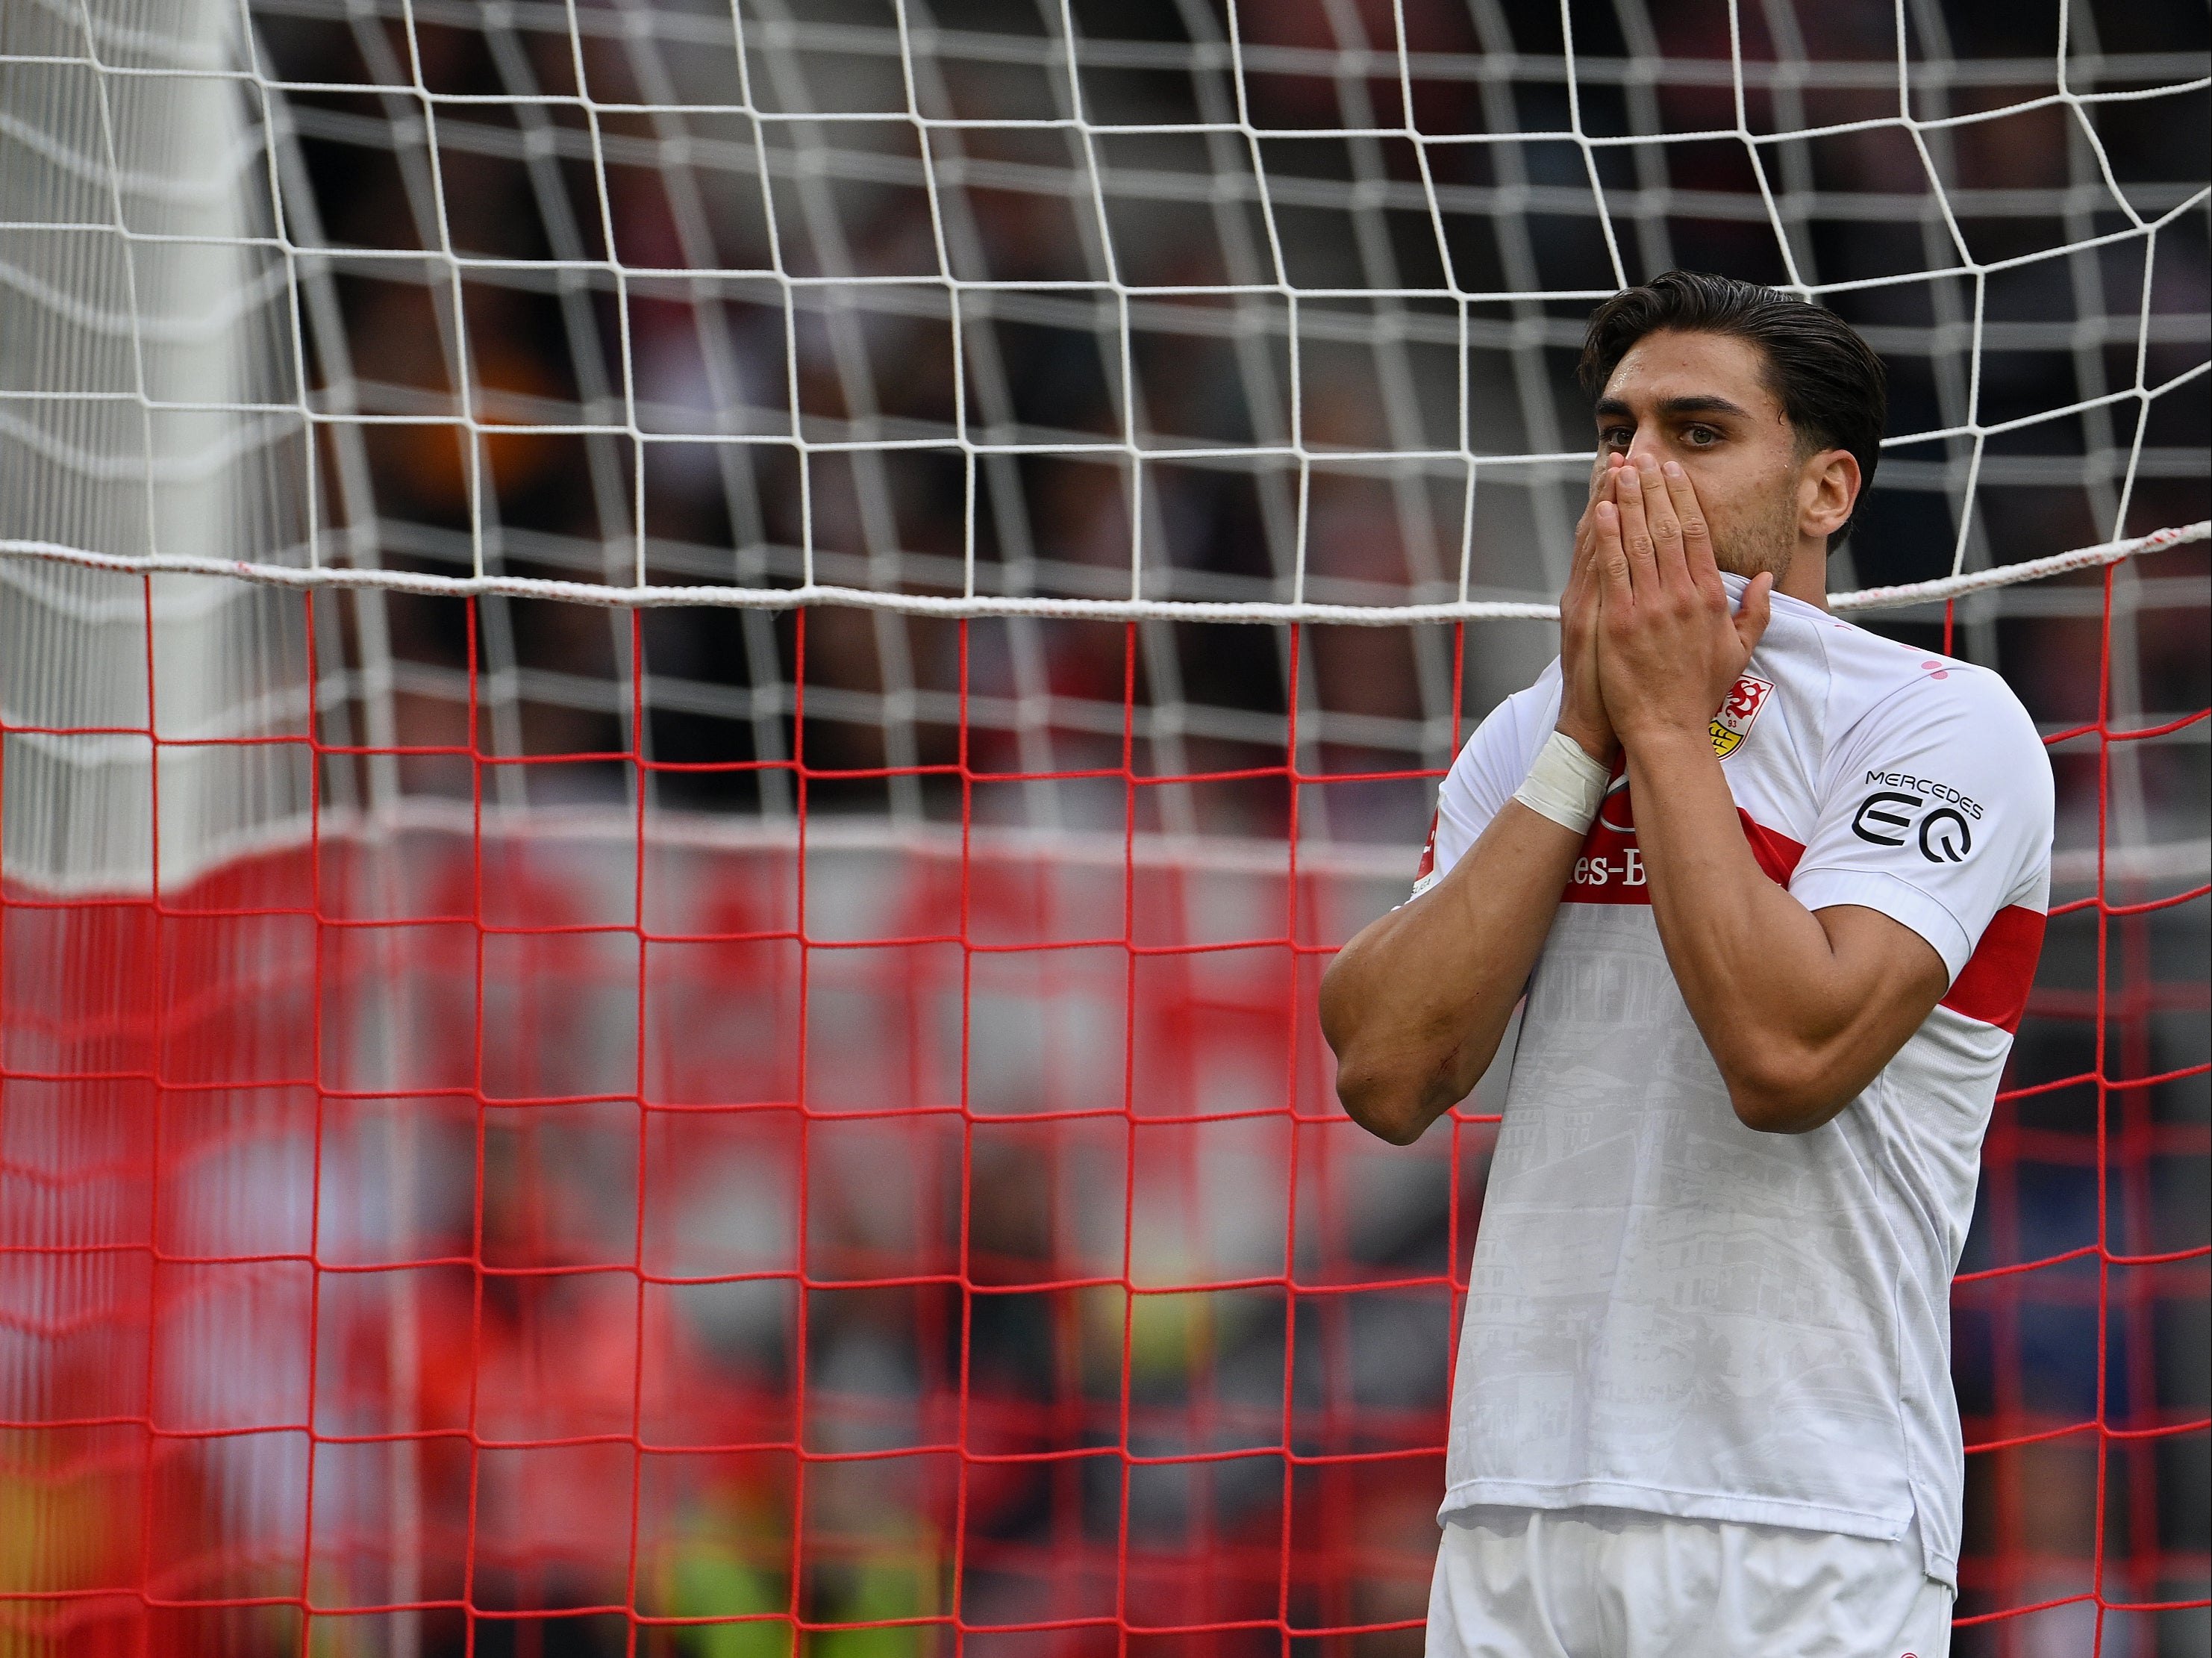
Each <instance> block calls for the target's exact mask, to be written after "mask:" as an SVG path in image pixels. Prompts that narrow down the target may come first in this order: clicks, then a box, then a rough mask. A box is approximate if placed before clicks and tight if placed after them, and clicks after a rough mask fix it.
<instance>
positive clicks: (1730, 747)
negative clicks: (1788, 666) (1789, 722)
mask: <svg viewBox="0 0 2212 1658" xmlns="http://www.w3.org/2000/svg"><path fill="white" fill-rule="evenodd" d="M1773 694H1774V684H1773V681H1771V680H1762V679H1760V678H1759V675H1757V674H1745V675H1744V676H1743V677H1742V678H1741V679H1740V680H1737V681H1736V682H1735V687H1734V688H1733V689H1732V690H1730V691H1729V694H1728V700H1727V701H1726V702H1724V703H1723V704H1721V711H1720V712H1719V713H1717V714H1716V715H1714V716H1713V723H1712V733H1713V753H1716V754H1717V755H1718V756H1719V757H1720V758H1721V759H1727V758H1728V757H1729V755H1731V754H1733V753H1735V751H1736V750H1737V749H1738V748H1740V747H1742V745H1743V740H1744V739H1745V738H1746V737H1748V736H1749V735H1751V722H1753V720H1755V719H1757V718H1758V717H1759V710H1760V709H1762V708H1764V707H1765V706H1766V699H1767V698H1769V697H1771V696H1772V695H1773Z"/></svg>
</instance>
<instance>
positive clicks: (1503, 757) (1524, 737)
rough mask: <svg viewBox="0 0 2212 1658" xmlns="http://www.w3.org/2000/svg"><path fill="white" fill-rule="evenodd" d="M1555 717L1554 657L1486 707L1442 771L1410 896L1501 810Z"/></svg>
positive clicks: (1438, 877) (1431, 882)
mask: <svg viewBox="0 0 2212 1658" xmlns="http://www.w3.org/2000/svg"><path fill="white" fill-rule="evenodd" d="M1558 723H1559V662H1558V661H1556V660H1554V661H1553V663H1552V665H1551V666H1550V667H1547V668H1546V669H1545V670H1544V671H1543V673H1541V674H1539V675H1537V677H1536V683H1535V684H1534V685H1532V686H1529V687H1528V689H1527V690H1526V691H1516V692H1514V693H1513V695H1511V696H1510V697H1508V698H1506V699H1505V700H1504V702H1502V703H1500V704H1498V706H1497V707H1495V708H1493V709H1492V710H1490V717H1489V718H1487V719H1486V720H1485V721H1483V722H1482V723H1481V724H1480V725H1479V726H1477V727H1476V728H1475V731H1474V735H1473V736H1471V737H1469V738H1468V740H1467V746H1466V747H1464V748H1462V749H1461V750H1460V751H1459V758H1458V759H1455V760H1454V761H1453V762H1452V767H1451V770H1450V771H1448V772H1446V773H1445V774H1444V780H1443V784H1442V785H1441V786H1440V787H1439V788H1438V789H1437V814H1436V816H1435V817H1434V818H1433V819H1431V820H1430V823H1429V844H1428V845H1427V846H1426V848H1425V849H1424V850H1423V851H1422V853H1421V866H1420V868H1419V870H1417V871H1416V872H1415V874H1414V876H1413V896H1414V897H1415V898H1419V896H1420V895H1421V894H1422V893H1425V892H1427V891H1428V890H1429V888H1430V887H1433V886H1435V885H1436V884H1437V882H1438V881H1442V880H1443V878H1444V877H1445V876H1446V875H1449V873H1450V872H1451V867H1452V865H1454V864H1455V863H1458V862H1459V861H1460V860H1461V859H1462V858H1463V857H1465V856H1467V853H1468V848H1469V847H1471V846H1473V845H1474V843H1475V842H1476V841H1477V840H1478V839H1480V838H1481V835H1482V832H1483V831H1484V830H1486V829H1487V828H1488V827H1490V820H1492V818H1494V817H1496V816H1497V815H1498V814H1499V813H1500V812H1502V811H1504V809H1505V802H1507V801H1509V800H1510V799H1512V798H1513V791H1514V790H1515V789H1518V788H1519V787H1520V786H1521V785H1522V783H1523V782H1524V781H1526V780H1527V778H1528V768H1529V767H1530V766H1532V765H1534V764H1535V763H1536V751H1537V750H1538V749H1540V748H1541V747H1543V746H1544V739H1545V737H1546V735H1547V734H1548V733H1549V732H1550V731H1551V729H1552V728H1553V726H1555V725H1557V724H1558Z"/></svg>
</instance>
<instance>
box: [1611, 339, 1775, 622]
mask: <svg viewBox="0 0 2212 1658" xmlns="http://www.w3.org/2000/svg"><path fill="white" fill-rule="evenodd" d="M1764 370H1765V363H1764V360H1763V359H1762V357H1761V356H1760V353H1759V349H1758V347H1756V346H1754V345H1752V344H1748V343H1747V342H1746V341H1743V340H1741V339H1737V338H1735V337H1734V336H1732V335H1729V334H1693V333H1678V332H1672V331H1668V332H1661V333H1656V334H1646V335H1645V336H1644V338H1642V339H1640V340H1638V341H1637V342H1636V344H1634V345H1632V346H1631V347H1630V348H1629V350H1628V354H1627V356H1626V357H1622V358H1621V360H1620V366H1619V367H1617V368H1615V369H1613V378H1612V379H1610V380H1608V381H1606V385H1605V392H1604V394H1603V395H1602V396H1601V398H1600V399H1598V405H1597V436H1598V460H1597V464H1598V466H1599V469H1600V470H1601V471H1602V469H1603V468H1604V466H1605V464H1606V456H1607V454H1608V453H1613V454H1626V455H1628V456H1630V457H1631V458H1632V459H1634V458H1638V457H1640V456H1643V455H1646V454H1649V455H1650V456H1651V457H1652V458H1653V459H1654V460H1656V461H1659V462H1662V463H1663V462H1666V461H1668V460H1679V461H1680V462H1681V464H1682V467H1683V470H1684V471H1686V472H1688V474H1689V476H1690V481H1691V483H1692V485H1695V486H1696V489H1697V491H1698V503H1699V505H1700V506H1701V507H1703V508H1704V509H1705V520H1706V522H1707V523H1708V524H1709V525H1710V526H1711V530H1712V538H1713V559H1714V562H1715V563H1717V564H1719V565H1720V567H1721V568H1722V569H1723V570H1732V571H1734V572H1735V574H1736V575H1739V576H1756V575H1758V574H1759V571H1761V570H1766V571H1769V572H1771V574H1772V575H1773V576H1774V579H1775V580H1776V581H1777V582H1780V581H1781V580H1782V578H1783V577H1784V576H1785V575H1787V574H1788V573H1789V570H1790V559H1791V558H1792V557H1793V556H1794V555H1795V553H1796V551H1797V544H1798V532H1799V519H1800V516H1801V514H1802V502H1801V500H1800V498H1799V497H1800V490H1799V485H1800V482H1801V478H1802V470H1803V462H1804V460H1805V457H1804V456H1803V455H1802V454H1801V453H1800V452H1799V449H1798V445H1797V440H1796V433H1795V432H1793V431H1792V430H1791V429H1790V422H1789V419H1788V418H1787V417H1785V416H1784V413H1783V411H1782V405H1781V403H1780V402H1779V401H1778V399H1776V397H1775V395H1774V393H1772V392H1771V391H1769V390H1768V389H1767V387H1766V383H1765V372H1764Z"/></svg>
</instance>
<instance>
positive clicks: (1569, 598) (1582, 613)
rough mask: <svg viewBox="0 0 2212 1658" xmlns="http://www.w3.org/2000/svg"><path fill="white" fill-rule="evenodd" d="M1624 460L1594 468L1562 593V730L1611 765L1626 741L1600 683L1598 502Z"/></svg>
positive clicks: (1607, 496) (1609, 493)
mask: <svg viewBox="0 0 2212 1658" xmlns="http://www.w3.org/2000/svg"><path fill="white" fill-rule="evenodd" d="M1624 459H1625V457H1623V456H1622V455H1620V454H1617V453H1608V454H1606V455H1604V456H1603V457H1601V460H1599V462H1598V464H1597V466H1595V467H1593V468H1592V469H1591V471H1590V488H1589V500H1588V501H1586V502H1584V503H1583V515H1582V517H1581V518H1580V519H1578V520H1577V521H1576V524H1575V556H1574V563H1573V564H1572V566H1571V568H1570V570H1568V573H1567V588H1566V591H1565V593H1563V594H1560V595H1559V674H1560V677H1561V680H1562V684H1561V686H1560V692H1559V730H1560V731H1561V732H1563V733H1565V735H1567V736H1570V737H1571V738H1573V739H1574V740H1575V741H1577V742H1578V743H1580V744H1581V745H1582V746H1583V752H1584V753H1587V754H1589V757H1590V758H1591V759H1594V760H1596V761H1598V762H1600V763H1601V764H1602V765H1612V764H1613V756H1614V755H1615V754H1616V753H1619V751H1620V739H1619V738H1617V737H1615V736H1614V735H1613V722H1612V720H1611V719H1610V718H1608V717H1607V715H1606V711H1605V697H1604V694H1603V692H1601V690H1600V688H1599V686H1598V675H1597V620H1598V592H1599V589H1600V587H1601V583H1602V582H1603V579H1604V578H1603V576H1602V574H1601V572H1600V570H1599V569H1598V564H1597V551H1598V543H1597V504H1598V503H1599V502H1601V501H1607V502H1610V501H1612V500H1613V474H1614V473H1615V472H1618V471H1619V470H1620V467H1621V466H1622V464H1623V461H1624Z"/></svg>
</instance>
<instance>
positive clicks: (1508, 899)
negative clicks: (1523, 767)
mask: <svg viewBox="0 0 2212 1658" xmlns="http://www.w3.org/2000/svg"><path fill="white" fill-rule="evenodd" d="M1580 844H1581V838H1580V837H1578V836H1577V835H1576V834H1574V833H1573V832H1572V831H1571V830H1568V829H1565V828H1562V827H1561V826H1559V825H1558V824H1556V823H1553V821H1552V820H1550V819H1548V818H1545V817H1541V816H1539V815H1538V814H1536V813H1534V812H1532V811H1530V810H1529V809H1528V808H1527V807H1525V806H1523V805H1522V804H1521V803H1520V802H1518V801H1509V802H1507V803H1506V806H1505V808H1504V811H1502V812H1500V813H1499V814H1498V816H1497V817H1496V818H1495V819H1494V820H1492V822H1491V825H1490V826H1489V827H1488V828H1487V829H1486V830H1485V831H1484V832H1483V833H1482V835H1481V837H1480V838H1479V839H1478V840H1477V841H1476V842H1475V844H1474V846H1473V847H1471V848H1470V849H1468V853H1467V856H1465V857H1463V858H1462V859H1461V860H1460V862H1459V863H1457V864H1456V865H1455V866H1454V867H1453V869H1452V870H1451V872H1450V873H1449V875H1446V876H1445V877H1444V878H1443V880H1442V881H1439V882H1437V885H1436V887H1433V888H1432V889H1431V891H1429V892H1428V893H1425V894H1423V895H1422V896H1421V897H1420V898H1419V899H1415V900H1414V901H1413V902H1412V903H1409V904H1406V905H1401V907H1399V908H1398V909H1395V910H1393V911H1391V912H1390V913H1389V914H1388V915H1386V916H1383V917H1379V918H1377V919H1376V920H1375V921H1374V922H1372V923H1370V924H1369V925H1368V926H1367V927H1366V928H1365V929H1364V930H1362V931H1361V932H1360V933H1359V934H1358V936H1356V937H1354V938H1353V939H1352V942H1350V943H1349V944H1347V945H1346V946H1345V947H1344V948H1343V949H1342V950H1340V952H1338V954H1337V957H1336V960H1334V961H1333V962H1332V963H1330V965H1329V968H1328V972H1327V973H1326V974H1325V975H1324V976H1323V978H1322V986H1321V1023H1322V1034H1323V1035H1324V1036H1325V1037H1327V1038H1328V1045H1329V1046H1330V1047H1331V1048H1332V1049H1333V1050H1334V1051H1335V1053H1336V1059H1337V1082H1336V1089H1337V1094H1338V1097H1339V1098H1340V1099H1341V1100H1343V1101H1344V1106H1345V1109H1346V1111H1347V1112H1350V1113H1351V1115H1352V1119H1354V1120H1355V1121H1357V1122H1358V1123H1359V1124H1360V1125H1361V1126H1363V1127H1364V1128H1366V1129H1368V1130H1369V1131H1370V1132H1372V1133H1375V1134H1377V1135H1380V1136H1381V1137H1383V1139H1386V1140H1389V1141H1391V1142H1393V1143H1396V1144H1400V1145H1406V1144H1410V1143H1412V1142H1413V1141H1414V1140H1417V1139H1419V1137H1421V1134H1422V1133H1423V1131H1425V1130H1426V1129H1427V1128H1428V1126H1429V1125H1430V1124H1431V1123H1432V1122H1434V1121H1435V1120H1436V1119H1437V1118H1438V1117H1440V1116H1441V1115H1443V1112H1446V1111H1447V1110H1449V1109H1450V1107H1451V1106H1454V1105H1455V1104H1456V1103H1457V1102H1458V1101H1460V1100H1463V1099H1465V1098H1466V1097H1467V1095H1468V1091H1469V1090H1471V1089H1472V1088H1474V1085H1475V1083H1476V1082H1479V1081H1480V1080H1481V1076H1482V1073H1483V1071H1484V1070H1486V1068H1487V1067H1488V1065H1489V1064H1490V1061H1491V1058H1492V1056H1493V1055H1494V1054H1495V1053H1496V1052H1497V1051H1498V1040H1499V1039H1500V1038H1501V1037H1503V1036H1504V1033H1505V1027H1506V1023H1507V1021H1509V1020H1510V1019H1511V1017H1512V1015H1513V1008H1514V1004H1515V1003H1517V1002H1518V1001H1519V1000H1520V999H1521V991H1522V986H1523V985H1525V984H1527V983H1528V974H1529V972H1530V970H1531V969H1532V968H1533V967H1534V966H1535V961H1536V953H1537V951H1538V950H1540V949H1541V948H1542V947H1543V942H1544V936H1545V934H1546V933H1547V931H1548V930H1550V928H1551V924H1552V917H1553V912H1554V911H1556V910H1557V909H1558V908H1559V894H1560V893H1561V892H1562V890H1564V888H1565V886H1566V881H1567V875H1568V872H1569V871H1570V870H1571V869H1572V867H1573V864H1574V858H1575V852H1576V850H1577V847H1579V846H1580Z"/></svg>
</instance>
